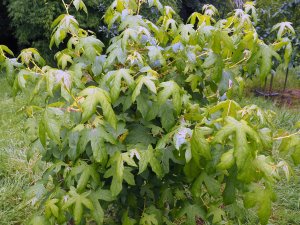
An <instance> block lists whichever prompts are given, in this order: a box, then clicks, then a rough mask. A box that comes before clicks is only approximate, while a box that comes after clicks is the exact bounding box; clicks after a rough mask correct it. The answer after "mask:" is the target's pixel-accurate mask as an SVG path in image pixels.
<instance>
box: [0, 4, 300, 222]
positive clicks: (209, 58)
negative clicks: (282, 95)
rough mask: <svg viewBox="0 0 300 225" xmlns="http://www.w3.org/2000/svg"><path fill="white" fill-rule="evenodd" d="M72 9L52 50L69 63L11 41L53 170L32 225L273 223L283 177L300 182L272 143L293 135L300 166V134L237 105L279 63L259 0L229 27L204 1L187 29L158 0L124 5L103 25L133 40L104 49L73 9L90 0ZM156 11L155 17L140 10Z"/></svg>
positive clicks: (43, 183) (16, 75) (32, 123)
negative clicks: (48, 60)
mask: <svg viewBox="0 0 300 225" xmlns="http://www.w3.org/2000/svg"><path fill="white" fill-rule="evenodd" d="M71 3H72V4H65V3H64V6H65V9H66V13H65V14H63V15H60V16H59V17H58V18H57V19H56V20H55V21H54V22H53V24H52V28H53V32H52V36H51V42H50V47H52V46H53V45H56V46H58V47H59V46H65V48H64V49H62V50H61V51H59V52H57V53H56V55H55V58H56V60H57V68H52V67H50V66H47V65H45V61H44V60H43V58H42V57H41V56H40V54H39V53H38V51H37V50H36V49H33V48H29V49H24V50H23V51H22V52H21V54H20V55H19V56H18V57H17V58H9V57H8V56H9V55H13V53H12V52H11V51H10V50H9V49H8V48H7V47H6V46H3V45H1V46H0V54H1V55H0V62H1V65H2V69H5V70H6V74H7V79H8V80H9V82H10V83H11V84H12V86H13V90H14V93H15V94H17V93H18V92H19V91H26V90H30V93H31V97H30V99H29V102H28V105H27V106H26V112H27V114H28V115H29V117H30V118H29V120H28V126H27V128H28V129H27V130H28V133H29V134H28V138H29V139H30V141H31V147H32V150H31V151H30V152H29V156H30V155H32V154H33V153H34V152H36V151H38V152H39V153H40V154H41V155H42V160H43V161H45V162H50V164H49V167H48V168H47V170H46V171H45V172H44V174H43V178H42V179H41V180H40V181H38V182H37V183H36V185H35V186H33V187H32V188H31V189H30V190H29V194H31V195H32V196H31V197H32V202H34V203H35V204H36V205H37V207H39V209H40V210H39V211H41V212H42V213H41V215H37V216H36V217H34V218H33V219H32V220H31V221H30V222H29V224H34V225H37V224H43V225H44V224H124V225H130V224H142V225H146V224H204V223H212V224H224V223H225V224H233V223H237V222H238V221H243V218H242V216H241V215H240V213H239V212H240V209H241V208H243V207H245V208H253V207H255V208H256V209H257V215H258V218H259V221H260V223H261V224H267V222H268V219H269V217H270V214H271V205H272V202H273V201H274V200H275V193H274V191H273V186H274V183H275V182H276V181H277V180H278V179H279V178H280V174H281V173H282V172H284V173H285V174H286V176H287V177H289V174H290V167H289V165H288V164H287V163H286V162H285V161H284V160H282V159H280V158H279V160H273V159H272V149H273V148H274V146H275V142H276V141H277V140H278V141H280V142H281V145H280V148H279V150H280V152H281V153H282V154H285V155H290V156H291V157H292V159H293V161H294V163H295V164H298V163H300V148H299V146H300V138H299V136H298V135H297V134H298V133H294V134H283V136H279V133H278V132H276V131H273V130H272V123H271V119H272V116H273V114H272V113H271V112H265V111H263V110H261V109H259V108H258V107H257V106H255V105H250V106H246V107H244V108H242V107H240V106H239V104H238V103H236V102H235V101H233V100H230V98H231V96H232V95H233V94H235V93H238V92H241V91H242V87H243V81H242V77H241V75H244V74H250V73H256V74H257V75H260V76H262V77H263V78H264V76H266V75H267V74H268V73H269V71H270V69H271V66H272V65H271V64H272V57H273V56H275V57H277V58H280V56H279V55H278V54H277V53H276V50H278V48H277V49H276V48H274V46H273V45H266V44H265V43H264V42H263V41H262V40H259V39H258V37H257V33H256V31H255V28H254V27H253V22H252V21H251V19H254V20H255V18H256V17H255V8H254V6H253V4H252V3H247V4H246V5H245V10H241V9H238V10H236V11H234V12H233V14H232V15H231V16H230V17H228V18H227V19H223V20H220V21H216V20H215V19H214V16H215V15H216V14H217V10H216V9H215V8H214V7H213V6H211V5H205V6H204V8H203V12H202V13H200V12H195V13H193V14H192V15H191V16H190V18H189V20H188V23H187V24H183V23H181V24H179V23H178V22H176V21H175V20H174V16H175V15H174V14H175V12H174V11H173V10H172V8H170V7H168V6H163V5H161V4H160V2H159V1H158V0H148V1H147V2H146V1H141V0H139V1H135V0H116V1H114V2H113V3H112V5H111V6H110V7H109V8H108V10H107V12H106V14H105V16H104V20H105V22H106V23H107V25H108V27H111V26H112V25H117V26H118V29H119V33H120V34H119V35H118V36H116V37H114V38H113V39H111V42H110V45H109V46H107V48H106V53H105V54H102V51H103V48H104V47H105V46H104V45H103V44H102V42H101V41H100V40H98V39H97V38H96V37H95V36H94V34H93V33H92V32H91V31H86V30H83V29H81V28H80V26H79V24H78V22H77V20H76V19H75V18H74V17H73V16H72V15H70V14H69V9H70V7H73V6H74V7H75V8H76V9H77V10H80V9H83V10H85V5H84V2H83V1H82V0H75V1H72V2H71ZM147 4H148V6H149V7H156V8H157V9H158V10H159V11H160V13H161V16H160V17H159V18H158V20H157V22H156V23H153V22H150V21H149V20H146V19H144V18H143V17H142V16H140V15H139V13H140V10H141V8H142V7H146V6H147ZM62 43H64V44H62ZM284 45H285V43H282V44H281V46H284ZM236 87H238V88H237V89H236ZM36 96H39V98H43V99H44V100H45V101H44V104H40V105H39V106H34V105H33V102H34V98H35V97H36Z"/></svg>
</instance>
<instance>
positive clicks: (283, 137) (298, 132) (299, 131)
mask: <svg viewBox="0 0 300 225" xmlns="http://www.w3.org/2000/svg"><path fill="white" fill-rule="evenodd" d="M298 134H300V130H298V131H297V132H295V133H292V134H290V135H286V136H282V137H277V138H273V139H274V140H281V139H285V138H289V137H292V136H295V135H298Z"/></svg>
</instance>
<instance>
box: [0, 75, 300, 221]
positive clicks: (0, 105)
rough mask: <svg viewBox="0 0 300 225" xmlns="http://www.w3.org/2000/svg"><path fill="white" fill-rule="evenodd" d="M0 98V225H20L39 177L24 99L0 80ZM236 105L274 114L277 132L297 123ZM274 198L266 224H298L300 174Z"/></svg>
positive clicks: (290, 114) (289, 111) (284, 112)
mask: <svg viewBox="0 0 300 225" xmlns="http://www.w3.org/2000/svg"><path fill="white" fill-rule="evenodd" d="M0 96H1V98H0V116H1V117H0V119H1V120H0V131H1V132H0V221H1V222H0V224H1V225H13V224H24V221H26V220H27V219H28V218H30V216H31V214H32V213H33V212H34V209H33V207H32V204H31V202H30V201H26V200H25V199H26V198H25V197H24V196H25V193H26V189H27V188H28V187H29V186H30V185H31V184H33V183H34V182H35V181H36V180H37V179H38V174H39V173H37V174H36V173H34V172H33V171H35V169H36V164H35V163H34V162H32V161H30V162H27V160H26V150H27V148H26V147H25V146H26V137H25V135H24V130H25V128H26V123H25V121H26V120H25V119H26V118H25V115H24V113H22V112H20V109H22V106H23V105H24V104H25V98H24V96H18V97H17V98H16V99H15V101H14V100H13V98H12V97H11V90H10V87H9V86H8V84H7V82H6V80H5V79H3V78H0ZM240 103H241V105H246V104H250V103H253V104H257V105H259V106H261V107H263V108H265V109H271V110H273V111H275V112H276V113H277V117H276V119H275V120H274V124H275V126H276V127H277V128H285V129H288V130H292V129H293V128H292V127H293V125H294V124H295V123H296V122H297V121H300V113H299V108H285V107H282V108H279V107H277V106H276V104H275V103H274V102H272V101H268V100H265V99H263V98H257V97H254V96H252V95H248V97H245V98H243V99H242V100H240ZM277 195H278V201H277V202H276V204H274V207H273V209H274V211H273V214H272V216H271V220H270V224H278V225H279V224H300V170H298V169H296V170H295V177H294V179H292V180H291V181H290V182H287V181H286V180H282V181H280V182H279V183H278V186H277ZM250 224H253V223H251V222H250Z"/></svg>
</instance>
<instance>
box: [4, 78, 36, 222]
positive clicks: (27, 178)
mask: <svg viewBox="0 0 300 225" xmlns="http://www.w3.org/2000/svg"><path fill="white" fill-rule="evenodd" d="M0 96H1V98H0V224H1V225H12V224H23V223H24V220H25V219H27V218H29V217H30V215H31V214H32V207H31V203H30V202H28V201H25V200H24V199H25V198H24V194H25V190H26V189H27V188H28V187H29V186H30V185H31V184H32V183H34V182H35V180H36V179H37V175H36V174H34V173H33V171H34V165H35V164H34V163H33V162H30V163H28V162H27V160H26V147H25V146H26V144H25V143H26V137H25V135H24V128H25V121H26V120H25V116H24V114H23V113H21V112H19V110H20V109H21V107H22V106H23V105H24V103H25V101H24V98H23V97H22V96H18V97H17V98H16V99H15V101H14V100H13V98H12V97H11V91H10V87H9V86H8V84H7V82H6V80H5V79H3V78H1V79H0Z"/></svg>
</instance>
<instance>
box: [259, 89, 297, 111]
mask: <svg viewBox="0 0 300 225" xmlns="http://www.w3.org/2000/svg"><path fill="white" fill-rule="evenodd" d="M254 93H255V94H256V95H257V96H264V97H265V98H268V99H272V100H274V101H275V102H276V103H278V104H280V105H286V106H288V107H291V108H298V107H300V89H287V90H285V91H273V92H272V93H269V92H263V91H260V90H255V91H254Z"/></svg>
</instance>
